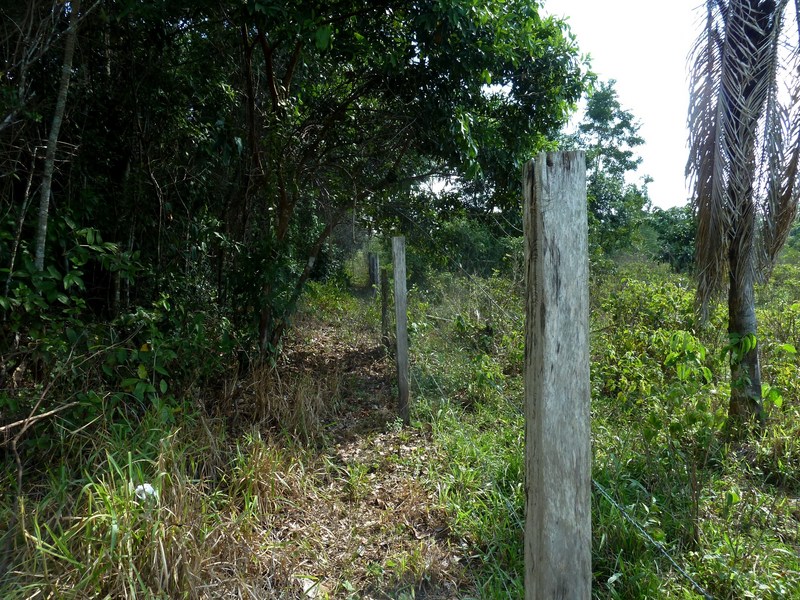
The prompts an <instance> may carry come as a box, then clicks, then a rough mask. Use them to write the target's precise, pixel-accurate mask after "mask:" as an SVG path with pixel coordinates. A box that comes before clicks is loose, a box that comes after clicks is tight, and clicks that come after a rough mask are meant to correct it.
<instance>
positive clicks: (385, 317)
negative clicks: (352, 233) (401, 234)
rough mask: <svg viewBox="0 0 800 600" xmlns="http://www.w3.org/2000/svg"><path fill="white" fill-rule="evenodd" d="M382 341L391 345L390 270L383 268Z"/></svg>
mask: <svg viewBox="0 0 800 600" xmlns="http://www.w3.org/2000/svg"><path fill="white" fill-rule="evenodd" d="M381 343H382V344H383V345H384V346H386V347H387V348H388V347H389V271H388V269H387V268H386V267H383V268H382V269H381Z"/></svg>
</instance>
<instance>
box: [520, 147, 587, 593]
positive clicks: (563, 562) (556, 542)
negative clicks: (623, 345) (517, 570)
mask: <svg viewBox="0 0 800 600" xmlns="http://www.w3.org/2000/svg"><path fill="white" fill-rule="evenodd" d="M523 186H524V194H525V202H524V205H525V206H524V211H525V223H524V224H525V268H526V287H527V295H526V302H525V313H526V315H525V316H526V328H525V475H526V479H525V492H526V506H525V509H526V516H525V598H526V600H531V599H537V600H545V599H546V600H551V599H556V598H557V599H563V600H589V599H590V598H591V582H592V565H591V542H592V539H591V442H590V422H589V408H590V387H589V287H588V274H589V255H588V231H587V216H586V162H585V157H584V153H583V151H576V152H552V153H546V154H545V153H542V154H540V155H539V156H538V157H537V158H536V159H535V160H532V161H530V162H529V163H527V164H526V165H525V167H524V170H523Z"/></svg>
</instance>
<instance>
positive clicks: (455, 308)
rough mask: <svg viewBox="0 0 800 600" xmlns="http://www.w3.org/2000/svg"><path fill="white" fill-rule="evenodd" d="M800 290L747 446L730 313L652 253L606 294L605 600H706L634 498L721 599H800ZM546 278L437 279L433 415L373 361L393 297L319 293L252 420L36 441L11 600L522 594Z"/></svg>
mask: <svg viewBox="0 0 800 600" xmlns="http://www.w3.org/2000/svg"><path fill="white" fill-rule="evenodd" d="M798 279H800V278H799V277H798V269H797V268H796V267H794V266H793V265H790V264H788V265H782V266H781V268H780V271H779V272H778V278H777V280H776V285H775V286H773V287H771V288H768V289H765V290H763V291H762V292H761V293H760V301H761V304H760V306H759V314H758V316H759V320H760V323H761V334H760V349H761V358H762V366H763V374H764V375H763V378H764V381H765V383H767V384H769V386H771V387H770V388H769V389H774V390H775V391H774V393H771V395H770V401H769V403H768V412H769V421H768V426H767V428H766V430H765V431H764V432H763V433H761V434H759V435H754V436H751V437H750V438H747V439H741V438H738V439H737V438H731V437H730V436H728V435H727V434H726V432H725V428H724V416H725V411H726V408H727V395H728V392H729V390H730V381H729V376H728V372H727V358H726V356H725V354H724V352H723V348H724V346H725V344H726V343H727V336H726V335H725V333H724V310H723V309H720V310H719V311H717V312H716V313H714V314H713V315H712V318H711V321H710V323H709V324H708V325H706V326H704V327H700V326H699V325H698V324H697V323H696V322H695V318H694V314H693V312H692V293H691V287H690V282H688V281H686V280H684V279H682V278H680V277H676V276H673V275H671V274H669V273H668V272H666V271H665V270H662V269H660V268H658V267H656V266H654V265H650V264H637V263H635V262H633V263H630V264H627V265H625V266H624V267H619V270H618V271H617V272H615V273H614V276H613V277H606V278H604V279H602V283H598V284H595V286H594V287H593V289H592V307H593V311H592V323H591V328H592V337H591V342H592V347H591V356H592V371H591V373H592V448H593V477H594V479H595V480H596V481H597V482H598V483H599V484H600V485H602V486H603V488H604V489H606V490H608V493H609V494H610V495H611V496H612V498H613V499H614V501H615V502H616V503H617V505H618V506H615V505H614V504H612V503H611V502H609V501H608V500H607V499H606V498H605V497H604V496H603V495H601V494H600V493H599V492H597V490H594V492H593V496H592V522H593V530H592V560H593V571H594V576H593V594H594V597H595V598H620V599H623V598H631V599H638V598H668V599H669V598H674V599H687V598H699V597H700V596H699V594H698V593H697V591H696V590H695V589H693V587H692V584H691V583H690V582H689V581H688V580H687V579H685V578H684V577H683V576H682V575H681V574H680V573H678V571H677V570H676V569H675V568H674V567H673V566H672V564H670V562H669V561H668V560H667V559H666V558H665V557H664V556H663V554H662V553H661V551H660V550H659V549H658V548H657V547H656V546H655V545H654V544H653V543H651V541H649V540H648V539H646V538H645V536H643V535H642V533H641V532H640V531H639V530H638V529H637V528H636V527H635V526H634V525H632V524H631V523H630V522H629V520H628V519H627V518H626V517H625V516H624V515H623V514H622V512H621V511H622V510H624V511H625V513H626V514H627V515H628V517H629V518H632V519H634V520H635V521H636V523H638V524H639V525H640V526H641V527H642V528H643V529H644V530H645V531H646V532H647V534H648V535H649V536H650V537H651V538H652V539H653V540H655V541H657V542H658V544H660V545H661V546H662V547H663V548H664V550H666V551H667V552H668V553H669V554H670V556H672V557H673V558H674V560H675V561H676V562H677V564H678V565H680V566H681V567H682V568H683V569H685V570H686V571H687V572H688V573H689V574H690V576H691V577H692V578H693V579H695V580H696V581H697V582H698V583H699V584H700V585H701V586H702V587H703V588H705V589H706V590H707V591H708V592H709V593H710V594H711V595H713V597H714V598H721V599H725V598H730V599H734V598H748V597H752V598H791V597H800V558H798V557H800V539H799V538H798V534H799V533H800V502H798V501H797V497H798V495H800V414H798V413H800V378H798V377H797V373H798V372H799V371H798V369H800V363H799V362H798V354H797V353H796V351H795V345H796V344H797V342H798V337H797V336H798V333H800V304H798V301H799V300H800V298H797V297H796V292H797V290H796V284H795V281H796V280H798ZM521 292H522V290H521V287H520V285H519V283H514V282H512V281H509V280H507V279H505V278H502V277H499V276H495V277H488V278H472V279H469V278H462V277H454V276H452V275H443V276H441V277H438V278H430V279H429V280H428V282H427V284H426V288H425V289H420V288H413V289H412V291H411V293H410V300H411V304H410V316H409V323H410V331H411V351H412V365H413V367H412V391H413V397H414V411H413V419H412V420H413V424H412V426H411V427H406V428H404V427H402V424H401V423H399V422H397V421H396V420H395V419H394V418H393V417H392V414H391V412H387V410H388V411H391V409H392V406H393V405H392V400H391V397H390V396H381V397H377V396H376V394H379V393H380V394H391V388H387V389H385V390H384V391H383V392H378V391H376V389H377V388H376V387H374V384H375V381H378V380H380V378H381V377H384V376H385V377H388V376H390V374H391V365H390V364H389V363H386V365H389V366H386V365H384V367H381V368H386V369H388V370H387V371H386V372H385V374H381V373H383V372H380V373H379V372H377V371H375V369H376V367H375V364H373V362H370V361H372V360H373V359H372V358H370V359H369V360H368V361H365V362H364V363H363V365H362V364H361V363H358V361H357V359H358V358H359V357H362V358H363V351H364V349H367V350H369V348H371V347H372V346H375V345H377V343H378V342H377V340H378V335H379V325H378V320H379V306H378V304H377V301H376V300H373V299H367V298H361V299H358V298H354V297H353V296H351V295H349V294H348V293H346V292H345V291H343V290H342V289H341V288H336V287H331V286H320V285H315V286H314V288H313V289H312V292H311V294H310V295H309V296H308V297H307V298H306V299H305V300H304V305H303V313H302V314H301V315H300V316H299V318H298V320H297V327H298V329H297V330H296V331H297V335H298V339H299V340H300V343H301V344H303V348H302V352H301V353H300V354H301V355H302V354H303V353H304V352H305V353H308V356H309V360H312V359H313V361H315V362H311V363H309V368H310V369H311V370H310V371H309V372H298V373H294V374H292V375H290V374H289V373H284V374H283V375H282V376H281V377H280V379H270V377H271V375H269V374H265V373H261V374H256V376H255V378H254V379H253V380H248V381H239V382H236V381H231V382H228V384H227V385H225V386H222V387H223V388H224V394H225V396H226V398H227V399H228V400H227V401H229V402H231V405H230V407H229V409H228V412H227V413H226V412H225V411H219V412H220V414H215V415H213V416H212V415H209V414H206V413H205V412H204V411H203V410H201V409H199V408H198V406H199V405H200V403H199V402H197V401H196V399H192V398H187V400H186V401H185V402H184V403H183V404H180V405H179V406H178V410H176V411H175V415H176V417H175V423H174V424H169V423H165V422H164V415H163V412H161V411H160V410H159V409H158V408H157V407H153V408H152V409H151V410H148V411H145V412H144V413H143V414H140V415H139V416H138V417H137V418H136V419H131V420H128V421H121V420H119V419H112V420H108V421H105V420H99V421H97V422H95V423H94V424H93V425H92V426H90V427H87V428H85V429H80V430H76V429H77V428H74V427H73V428H70V426H68V424H67V422H66V421H62V420H58V419H56V420H55V421H54V423H53V426H52V427H50V428H49V429H48V430H47V431H48V434H49V435H51V436H52V437H51V438H47V439H45V438H42V436H41V435H40V433H37V434H36V436H38V437H33V438H32V439H31V442H32V443H31V444H29V445H25V444H23V446H22V447H21V452H22V454H21V459H22V461H23V465H24V467H25V469H24V477H23V488H22V490H21V492H22V494H21V495H20V496H19V497H18V495H17V493H16V491H17V489H16V467H15V465H14V460H13V458H14V457H13V456H12V455H11V453H10V452H7V454H6V456H5V457H4V461H5V462H4V469H3V473H4V477H3V480H2V481H0V484H2V488H0V489H2V490H3V492H2V496H0V522H3V523H9V524H12V525H13V524H15V523H16V525H17V526H16V527H14V528H13V529H10V532H9V533H8V534H6V535H5V537H4V538H3V545H4V548H5V552H4V555H3V556H4V557H5V560H6V561H8V562H7V563H6V566H7V567H8V569H7V571H8V572H7V574H6V576H5V578H4V579H2V580H0V597H2V598H9V599H16V598H19V599H22V598H29V597H31V596H32V595H33V594H34V593H36V592H38V593H39V594H40V595H41V596H42V597H52V598H84V597H113V598H117V597H119V598H203V597H220V596H224V595H225V594H241V595H244V596H247V595H249V596H255V597H260V598H271V597H276V598H277V597H287V596H290V597H293V596H297V595H299V594H300V590H301V588H302V586H303V585H306V586H308V585H312V584H313V585H316V586H317V588H318V589H319V590H320V597H329V598H359V597H362V596H364V595H371V596H373V597H386V598H413V597H418V596H422V595H425V596H426V597H429V598H437V597H441V598H445V597H453V596H456V597H460V598H470V597H477V598H498V599H500V598H521V597H522V594H523V582H522V573H523V564H524V557H523V550H522V549H523V545H522V541H523V513H524V485H523V475H524V460H523V450H524V419H523V416H522V402H523V393H522V377H521V376H522V373H521V362H522V357H523V350H524V348H523V343H524V342H523V339H524V336H523V334H522V326H523V323H522V299H521V297H520V294H521ZM370 344H371V345H372V346H370ZM379 354H380V353H378V355H379ZM376 356H377V355H376ZM343 357H346V358H343ZM340 363H341V364H340ZM381 364H383V363H381ZM325 365H327V366H325ZM361 368H365V369H367V370H368V371H369V377H370V378H371V379H369V381H368V378H366V376H365V373H366V372H365V371H361V370H359V369H361ZM370 386H372V387H370ZM237 390H238V391H237ZM378 405H380V408H374V407H378ZM217 406H220V405H219V404H218V405H217ZM340 430H344V431H346V432H349V433H347V434H346V435H344V434H341V433H335V432H337V431H340ZM337 436H338V437H337ZM34 442H35V443H34ZM41 447H44V448H46V449H45V450H42V449H41ZM144 483H149V484H151V485H152V486H153V487H154V488H155V489H156V490H157V491H158V497H157V499H156V498H154V499H143V498H139V497H137V495H136V487H137V486H138V485H140V484H144ZM18 499H19V502H17V500H18ZM437 594H439V595H438V596H437Z"/></svg>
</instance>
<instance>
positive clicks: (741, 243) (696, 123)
mask: <svg viewBox="0 0 800 600" xmlns="http://www.w3.org/2000/svg"><path fill="white" fill-rule="evenodd" d="M788 4H789V0H707V2H706V10H707V19H706V26H705V28H704V30H703V32H702V33H701V34H700V36H699V38H698V40H697V42H696V45H695V47H694V50H693V52H692V55H691V57H690V60H691V61H692V68H691V100H690V104H689V129H690V134H689V147H690V150H689V161H688V164H687V168H686V173H687V176H689V177H690V180H691V182H692V186H693V197H692V205H693V208H694V213H695V217H696V219H697V226H698V229H697V238H696V242H695V243H696V262H697V264H696V267H697V303H698V308H699V310H700V314H701V316H702V317H703V318H705V317H706V316H707V314H708V309H709V306H710V304H711V303H713V302H714V301H715V300H717V299H719V298H720V297H721V296H722V295H723V294H724V292H725V291H727V293H728V332H729V335H730V338H731V355H730V357H731V397H730V408H729V412H728V414H729V420H730V421H731V422H732V423H745V422H752V421H753V420H755V421H757V422H758V423H760V424H763V422H764V408H763V403H762V398H761V375H760V367H759V362H758V349H757V347H756V337H755V335H756V313H755V297H754V290H753V288H754V284H755V283H756V282H758V281H764V280H766V278H767V277H768V276H769V273H770V271H771V268H772V266H773V265H774V263H775V259H776V257H777V255H778V252H779V251H780V249H781V247H782V246H783V244H784V242H785V241H786V238H787V236H788V234H789V231H790V229H791V225H792V222H793V220H794V217H795V213H796V209H797V198H798V186H797V170H798V155H799V154H800V118H799V117H800V110H798V109H799V108H800V103H799V102H798V99H799V98H800V86H798V66H799V65H800V62H799V61H798V48H797V40H796V39H795V40H794V43H789V42H788V41H787V34H786V30H787V23H788V24H790V25H796V22H797V19H796V13H797V12H800V11H798V6H800V0H795V2H794V4H795V6H794V9H795V10H794V11H790V10H787V5H788ZM787 13H789V15H788V16H787ZM794 31H795V33H797V32H798V31H800V29H794Z"/></svg>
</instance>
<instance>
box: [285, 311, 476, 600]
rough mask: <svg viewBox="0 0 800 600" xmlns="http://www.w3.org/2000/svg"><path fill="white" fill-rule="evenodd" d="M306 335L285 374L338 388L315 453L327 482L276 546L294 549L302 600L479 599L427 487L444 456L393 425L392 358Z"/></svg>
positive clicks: (352, 343) (418, 434)
mask: <svg viewBox="0 0 800 600" xmlns="http://www.w3.org/2000/svg"><path fill="white" fill-rule="evenodd" d="M303 330H304V331H306V332H308V333H307V334H306V335H305V336H298V338H299V339H298V341H295V342H294V343H292V344H291V345H290V346H289V347H288V348H287V350H286V352H285V358H284V360H285V363H284V364H283V365H282V369H281V370H282V371H284V372H289V373H296V374H301V375H302V374H306V375H308V376H311V377H313V378H315V379H316V380H317V381H321V380H328V381H330V380H337V381H338V382H339V384H338V387H339V389H338V399H337V402H336V404H337V407H336V410H335V411H334V413H333V416H332V417H328V418H327V419H325V422H324V435H323V440H324V441H323V442H322V443H321V445H320V448H319V451H320V455H319V460H320V465H318V469H321V472H322V473H324V475H322V476H321V478H320V485H318V486H314V489H312V490H306V493H307V497H306V498H305V499H304V500H303V501H302V502H296V503H295V504H294V507H293V510H291V511H290V513H291V514H287V515H286V525H285V526H284V527H282V529H280V530H279V531H278V536H277V540H276V541H277V542H278V543H279V544H287V545H292V544H294V545H296V547H295V550H296V551H298V552H299V555H295V557H294V558H295V560H296V561H297V568H296V569H295V571H296V572H299V573H302V575H296V577H297V579H298V582H299V584H300V585H301V586H302V587H304V588H306V589H307V591H306V596H305V597H312V598H325V597H330V598H348V597H353V598H364V599H386V598H427V599H431V600H434V599H445V598H447V599H450V598H466V597H474V592H473V591H472V589H471V586H470V584H469V578H468V576H467V573H466V569H465V567H464V566H463V564H462V559H461V557H460V556H459V550H460V548H459V547H458V542H457V541H456V540H453V539H452V538H451V536H450V533H449V529H448V525H447V517H446V514H445V513H444V511H443V510H442V509H441V507H439V506H438V504H437V500H436V495H435V492H434V491H433V490H432V489H431V487H432V486H431V485H430V483H429V482H428V481H427V474H428V469H429V467H430V465H432V464H435V461H439V460H441V457H440V456H437V454H436V450H435V448H434V446H433V443H432V439H431V435H430V432H429V431H427V430H425V428H424V427H422V428H419V427H417V428H414V427H409V428H403V427H402V426H401V424H400V423H399V422H398V421H397V419H396V417H395V408H394V403H395V399H394V394H393V391H392V383H391V382H392V379H393V376H394V366H393V364H392V361H391V358H390V357H388V356H387V354H386V352H385V350H384V348H383V347H382V346H380V345H379V344H378V343H377V342H376V341H372V340H370V339H369V336H357V337H355V338H351V339H349V340H343V339H341V337H340V334H338V333H337V331H339V329H334V328H332V327H327V326H323V325H320V324H311V325H310V326H309V325H308V324H307V325H306V326H305V327H304V328H303ZM301 597H302V596H301Z"/></svg>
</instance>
